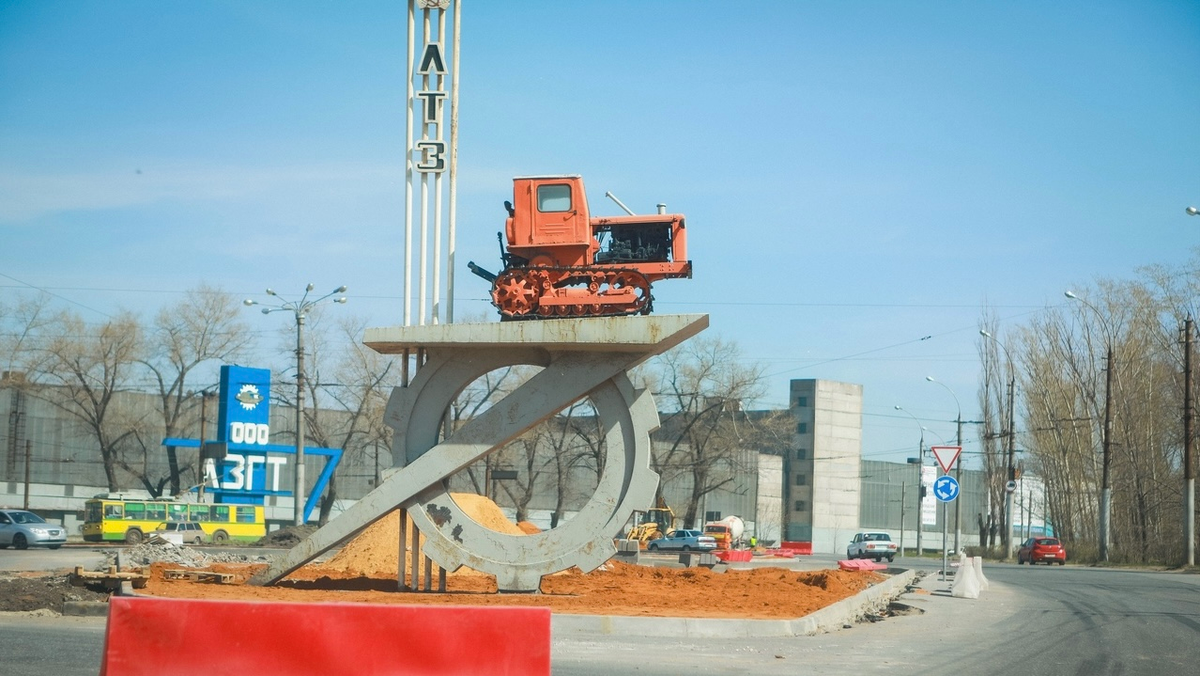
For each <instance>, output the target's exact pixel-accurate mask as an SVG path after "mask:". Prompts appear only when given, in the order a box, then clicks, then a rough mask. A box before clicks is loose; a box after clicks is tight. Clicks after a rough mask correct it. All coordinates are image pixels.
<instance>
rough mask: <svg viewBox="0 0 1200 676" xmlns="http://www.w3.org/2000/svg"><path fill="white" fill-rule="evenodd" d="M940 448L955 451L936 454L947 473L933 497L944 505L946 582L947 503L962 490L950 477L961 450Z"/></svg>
mask: <svg viewBox="0 0 1200 676" xmlns="http://www.w3.org/2000/svg"><path fill="white" fill-rule="evenodd" d="M939 448H941V449H948V448H949V449H953V453H950V452H947V453H946V454H945V455H944V456H943V455H936V454H935V456H934V457H936V458H937V461H938V464H939V465H941V466H942V471H943V472H947V473H946V474H943V475H942V476H940V477H938V480H937V481H935V482H934V483H933V495H934V497H936V498H937V499H938V502H941V503H942V579H943V580H945V579H946V568H947V559H948V558H949V551H948V549H947V546H948V545H949V541H950V535H949V528H948V524H947V523H946V503H947V502H951V501H953V500H956V499H957V498H958V493H959V490H960V489H959V485H958V481H956V480H955V479H954V477H952V476H950V474H949V471H950V468H951V467H953V466H954V461H955V460H957V459H958V451H959V450H961V449H959V448H957V447H946V446H942V447H939Z"/></svg>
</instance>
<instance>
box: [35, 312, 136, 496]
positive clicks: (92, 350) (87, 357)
mask: <svg viewBox="0 0 1200 676" xmlns="http://www.w3.org/2000/svg"><path fill="white" fill-rule="evenodd" d="M52 333H53V336H52V337H51V338H50V339H49V341H48V342H47V343H46V346H45V356H46V359H45V360H44V361H42V362H41V363H40V364H39V369H38V372H37V377H38V379H39V380H40V381H41V382H44V383H46V384H48V385H51V386H52V387H46V388H38V389H37V390H36V392H38V396H41V397H43V398H45V399H46V400H47V401H49V402H50V403H52V404H53V405H55V406H57V407H58V408H59V409H61V410H62V411H64V412H65V413H67V414H68V415H70V416H72V417H73V418H75V419H77V420H78V421H79V422H80V423H81V424H82V425H83V426H84V427H85V428H86V429H87V430H88V431H89V432H90V433H91V435H92V436H93V437H94V439H95V440H96V443H97V445H98V446H99V448H100V455H101V462H102V463H103V465H104V476H105V479H106V481H107V483H108V488H109V490H111V491H118V490H120V489H121V481H120V478H119V477H118V475H117V468H118V467H119V466H120V464H121V449H122V445H123V444H124V443H126V441H127V439H128V438H130V437H132V436H133V435H134V434H135V432H136V429H137V425H138V424H140V422H141V421H140V420H134V421H130V420H129V419H125V420H120V419H119V418H120V416H118V415H116V414H115V410H116V409H115V400H116V396H117V395H118V394H119V393H121V392H125V391H129V390H130V389H132V385H133V378H134V376H135V370H136V365H137V364H138V362H139V361H140V360H141V359H142V358H143V357H144V342H143V338H142V328H141V325H140V324H139V323H138V320H137V317H136V316H134V315H133V314H131V313H129V312H120V313H119V314H117V316H115V317H113V318H111V319H109V320H107V321H105V322H103V323H101V324H99V325H96V326H89V325H87V324H85V323H84V321H83V320H82V319H81V318H80V317H79V316H78V315H76V314H74V313H72V312H69V311H68V312H63V313H61V314H60V315H59V316H58V317H57V319H56V321H55V324H54V327H53V331H52Z"/></svg>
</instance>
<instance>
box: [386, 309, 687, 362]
mask: <svg viewBox="0 0 1200 676" xmlns="http://www.w3.org/2000/svg"><path fill="white" fill-rule="evenodd" d="M706 328H708V315H648V316H644V317H643V316H633V317H597V318H592V319H541V320H527V321H513V322H488V323H485V324H425V325H422V326H390V327H383V328H374V329H367V330H366V332H365V333H364V335H363V344H364V345H366V346H367V347H369V348H371V349H372V350H375V351H376V352H379V353H380V354H399V353H401V352H403V351H404V350H416V349H426V350H428V349H438V348H442V347H456V348H457V347H471V348H475V349H487V348H491V347H512V346H513V345H523V346H526V347H543V348H547V349H553V350H556V351H586V352H642V353H647V356H649V355H653V354H657V353H659V352H663V351H666V350H668V349H670V348H672V347H674V346H676V345H678V344H679V343H682V342H683V341H685V340H687V339H688V338H691V337H692V336H694V335H696V334H698V333H700V332H701V331H703V330H704V329H706Z"/></svg>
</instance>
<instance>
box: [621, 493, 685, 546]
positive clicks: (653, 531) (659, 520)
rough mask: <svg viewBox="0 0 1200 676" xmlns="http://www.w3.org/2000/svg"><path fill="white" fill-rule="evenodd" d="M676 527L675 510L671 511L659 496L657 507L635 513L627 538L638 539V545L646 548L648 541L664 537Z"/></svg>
mask: <svg viewBox="0 0 1200 676" xmlns="http://www.w3.org/2000/svg"><path fill="white" fill-rule="evenodd" d="M674 529H675V512H673V511H671V508H670V507H668V506H667V503H666V502H664V501H663V500H662V498H659V500H658V506H657V507H651V508H650V509H647V510H644V511H643V510H638V511H635V512H634V513H633V527H632V528H630V529H629V533H628V534H627V535H626V536H625V539H627V540H637V541H638V543H639V544H638V546H639V547H640V548H641V549H645V548H646V545H647V543H649V542H650V541H652V540H657V539H659V538H661V537H663V536H664V535H666V534H667V533H668V532H669V531H672V530H674Z"/></svg>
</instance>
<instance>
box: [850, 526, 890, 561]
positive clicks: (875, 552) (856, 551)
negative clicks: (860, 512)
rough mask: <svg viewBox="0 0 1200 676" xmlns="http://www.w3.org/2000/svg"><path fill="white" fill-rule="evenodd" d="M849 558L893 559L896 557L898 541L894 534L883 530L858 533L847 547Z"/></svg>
mask: <svg viewBox="0 0 1200 676" xmlns="http://www.w3.org/2000/svg"><path fill="white" fill-rule="evenodd" d="M846 558H847V559H875V560H876V561H882V560H883V559H885V558H886V559H887V560H888V561H891V560H892V559H894V558H896V543H895V542H892V536H891V535H888V534H887V533H884V532H881V531H865V532H862V533H856V534H855V535H854V539H853V540H851V541H850V545H849V546H847V547H846Z"/></svg>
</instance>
